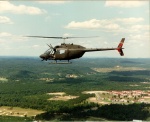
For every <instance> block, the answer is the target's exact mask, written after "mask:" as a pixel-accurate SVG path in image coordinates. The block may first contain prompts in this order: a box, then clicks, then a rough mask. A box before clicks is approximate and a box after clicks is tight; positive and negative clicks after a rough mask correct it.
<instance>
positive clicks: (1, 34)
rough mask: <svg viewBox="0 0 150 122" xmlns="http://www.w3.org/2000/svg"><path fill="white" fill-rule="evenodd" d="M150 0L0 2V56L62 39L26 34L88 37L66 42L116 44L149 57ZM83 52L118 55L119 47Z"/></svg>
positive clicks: (27, 52) (130, 54)
mask: <svg viewBox="0 0 150 122" xmlns="http://www.w3.org/2000/svg"><path fill="white" fill-rule="evenodd" d="M149 11H150V1H149V0H145V1H141V0H139V1H126V0H125V1H119V0H118V1H114V0H113V1H112V0H109V1H107V0H101V1H97V0H96V1H0V56H36V57H38V56H39V55H40V54H42V53H43V52H45V50H47V49H48V46H47V44H52V45H53V46H56V45H59V44H61V43H62V42H63V40H60V39H40V38H39V39H37V38H29V37H24V36H63V37H70V36H73V37H81V36H83V37H89V36H97V37H95V38H78V39H68V40H66V43H74V44H79V45H82V46H84V47H87V48H109V47H110V48H112V47H117V46H118V44H119V42H120V40H121V38H125V43H124V45H123V47H124V48H125V49H124V50H123V51H124V57H121V58H150V13H149ZM83 57H114V58H120V55H119V53H118V52H117V51H100V52H89V53H85V54H84V56H83Z"/></svg>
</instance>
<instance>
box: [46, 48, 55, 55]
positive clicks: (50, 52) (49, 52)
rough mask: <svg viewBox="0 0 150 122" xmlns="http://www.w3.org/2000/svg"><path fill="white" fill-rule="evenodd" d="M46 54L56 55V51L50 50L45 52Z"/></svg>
mask: <svg viewBox="0 0 150 122" xmlns="http://www.w3.org/2000/svg"><path fill="white" fill-rule="evenodd" d="M45 54H54V50H53V49H50V48H49V49H48V50H46V51H45Z"/></svg>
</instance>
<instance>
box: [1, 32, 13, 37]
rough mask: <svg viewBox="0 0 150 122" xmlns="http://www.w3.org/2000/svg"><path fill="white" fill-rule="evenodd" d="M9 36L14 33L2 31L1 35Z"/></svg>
mask: <svg viewBox="0 0 150 122" xmlns="http://www.w3.org/2000/svg"><path fill="white" fill-rule="evenodd" d="M8 36H12V34H10V33H7V32H1V33H0V37H8Z"/></svg>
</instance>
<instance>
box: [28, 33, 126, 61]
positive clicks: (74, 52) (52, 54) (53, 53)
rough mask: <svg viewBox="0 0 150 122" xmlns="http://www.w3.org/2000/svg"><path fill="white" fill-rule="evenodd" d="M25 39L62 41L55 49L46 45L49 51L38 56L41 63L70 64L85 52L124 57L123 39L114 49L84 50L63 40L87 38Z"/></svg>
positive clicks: (84, 48)
mask: <svg viewBox="0 0 150 122" xmlns="http://www.w3.org/2000/svg"><path fill="white" fill-rule="evenodd" d="M26 37H35V38H54V39H63V40H64V43H61V45H56V46H55V47H53V46H52V45H51V44H47V45H48V46H49V49H48V50H46V51H45V52H44V53H43V54H41V55H40V56H39V57H40V58H41V59H42V61H47V60H54V61H55V62H53V63H56V64H57V63H58V62H57V60H60V61H61V60H67V61H68V62H62V63H71V62H70V60H72V59H77V58H81V57H82V56H83V55H84V53H85V52H92V51H108V50H117V51H118V52H119V53H120V55H121V56H124V53H123V51H122V49H124V48H122V46H123V43H124V41H125V38H122V39H121V41H120V43H119V45H118V46H117V47H116V48H86V47H83V46H81V45H76V44H73V43H72V44H67V43H65V40H66V39H70V38H87V37H48V36H26ZM88 38H91V37H88ZM92 38H93V37H92Z"/></svg>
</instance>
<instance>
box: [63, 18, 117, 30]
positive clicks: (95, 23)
mask: <svg viewBox="0 0 150 122" xmlns="http://www.w3.org/2000/svg"><path fill="white" fill-rule="evenodd" d="M65 28H72V29H98V28H104V29H118V28H119V25H118V24H116V23H112V22H111V21H109V20H97V19H91V20H88V21H84V22H75V21H72V22H70V23H69V24H68V25H67V26H65Z"/></svg>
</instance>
